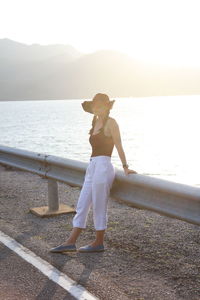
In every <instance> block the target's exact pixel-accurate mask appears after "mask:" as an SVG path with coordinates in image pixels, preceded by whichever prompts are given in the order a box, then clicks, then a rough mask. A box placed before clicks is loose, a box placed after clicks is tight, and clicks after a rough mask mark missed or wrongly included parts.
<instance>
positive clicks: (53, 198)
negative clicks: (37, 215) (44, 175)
mask: <svg viewBox="0 0 200 300" xmlns="http://www.w3.org/2000/svg"><path fill="white" fill-rule="evenodd" d="M48 200H49V211H56V210H58V209H59V199H58V184H57V181H56V180H54V179H51V178H49V179H48Z"/></svg>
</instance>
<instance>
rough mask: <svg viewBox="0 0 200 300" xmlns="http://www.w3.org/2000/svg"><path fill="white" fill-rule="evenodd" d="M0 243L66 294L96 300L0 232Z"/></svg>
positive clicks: (85, 299)
mask: <svg viewBox="0 0 200 300" xmlns="http://www.w3.org/2000/svg"><path fill="white" fill-rule="evenodd" d="M0 242H2V243H3V244H4V245H5V246H6V247H8V248H10V249H11V250H13V251H14V252H15V253H17V254H18V255H19V256H21V257H22V258H23V259H24V260H26V261H27V262H28V263H30V264H32V265H33V266H34V267H36V268H37V269H38V270H39V271H41V272H42V273H43V274H44V275H45V276H47V277H48V278H49V279H51V280H52V281H54V282H56V283H57V284H59V285H60V286H61V287H62V288H63V289H65V290H66V291H67V292H68V293H70V294H71V295H72V296H74V297H75V298H76V299H78V300H98V298H97V297H95V296H93V295H92V294H90V293H89V292H88V291H87V290H86V289H85V288H84V287H83V286H81V285H80V284H77V283H76V282H75V281H74V280H72V279H71V278H69V277H68V276H67V275H66V274H64V273H62V272H60V271H59V270H58V269H56V268H55V267H53V266H52V265H51V264H49V263H48V262H47V261H45V260H44V259H42V258H40V257H39V256H37V255H36V254H35V253H34V252H32V251H31V250H29V249H28V248H25V247H24V246H22V245H21V244H19V243H18V242H17V241H15V240H14V239H12V238H11V237H9V236H8V235H6V234H5V233H3V232H2V231H0Z"/></svg>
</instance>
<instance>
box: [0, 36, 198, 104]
mask: <svg viewBox="0 0 200 300" xmlns="http://www.w3.org/2000/svg"><path fill="white" fill-rule="evenodd" d="M199 81H200V69H195V68H193V69H192V68H172V67H171V68H169V67H166V66H159V65H151V64H144V63H141V62H137V61H135V60H134V59H132V58H131V57H129V56H128V55H126V54H123V53H119V52H116V51H111V50H104V51H103V50H102V51H97V52H95V53H92V54H87V55H83V54H82V53H80V52H79V51H77V50H76V49H74V48H73V47H72V46H69V45H48V46H41V45H36V44H35V45H30V46H29V45H25V44H21V43H17V42H14V41H12V40H9V39H2V40H0V100H26V99H27V100H32V99H33V100H34V99H70V98H73V99H75V98H81V99H83V98H91V97H92V96H93V95H94V94H95V93H97V92H105V93H108V94H109V96H111V97H127V96H154V95H157V96H158V95H183V94H200V84H199V83H200V82H199Z"/></svg>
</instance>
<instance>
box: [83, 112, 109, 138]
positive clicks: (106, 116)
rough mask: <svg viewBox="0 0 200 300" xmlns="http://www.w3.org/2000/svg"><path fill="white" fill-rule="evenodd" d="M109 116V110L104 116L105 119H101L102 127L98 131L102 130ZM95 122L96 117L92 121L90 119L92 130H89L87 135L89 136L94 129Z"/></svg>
mask: <svg viewBox="0 0 200 300" xmlns="http://www.w3.org/2000/svg"><path fill="white" fill-rule="evenodd" d="M109 114H110V109H109V110H108V111H107V113H106V114H105V117H104V118H103V126H102V128H101V129H100V131H102V130H103V128H104V125H105V123H106V121H107V120H108V117H109ZM96 120H97V116H94V117H93V119H92V128H91V129H90V130H89V133H88V134H90V135H91V134H92V132H93V129H94V125H95V123H96Z"/></svg>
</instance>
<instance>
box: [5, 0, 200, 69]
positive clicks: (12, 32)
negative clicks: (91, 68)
mask: <svg viewBox="0 0 200 300" xmlns="http://www.w3.org/2000/svg"><path fill="white" fill-rule="evenodd" d="M199 13H200V0H99V1H97V0H71V1H70V0H0V38H10V39H13V40H15V41H18V42H22V43H26V44H34V43H39V44H43V45H46V44H55V43H59V44H70V45H72V46H74V47H75V48H77V49H78V50H80V51H82V52H86V53H87V52H94V51H96V50H100V49H113V50H119V51H122V52H125V53H128V54H129V55H131V56H133V57H135V58H140V59H146V60H151V61H154V62H155V61H157V62H163V63H170V62H171V63H176V64H180V63H181V64H186V65H189V64H190V65H193V66H194V65H196V66H200V55H199V53H200V39H199V31H200V17H199Z"/></svg>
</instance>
